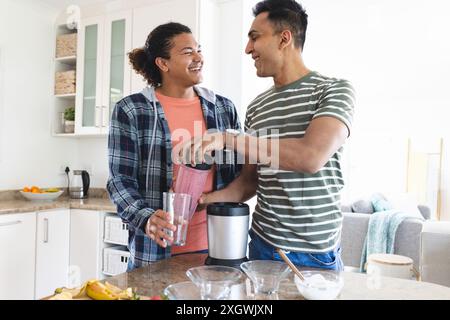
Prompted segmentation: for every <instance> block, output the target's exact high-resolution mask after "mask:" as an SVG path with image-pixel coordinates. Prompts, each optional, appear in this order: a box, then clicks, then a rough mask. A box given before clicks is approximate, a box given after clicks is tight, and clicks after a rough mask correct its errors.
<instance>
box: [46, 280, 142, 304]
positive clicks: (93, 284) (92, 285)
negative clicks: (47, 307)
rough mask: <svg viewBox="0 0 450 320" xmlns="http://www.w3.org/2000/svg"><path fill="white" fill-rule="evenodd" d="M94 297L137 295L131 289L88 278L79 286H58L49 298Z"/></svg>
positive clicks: (95, 298)
mask: <svg viewBox="0 0 450 320" xmlns="http://www.w3.org/2000/svg"><path fill="white" fill-rule="evenodd" d="M89 298H90V299H94V300H138V299H139V296H138V295H137V294H136V293H135V292H134V291H133V290H132V289H131V288H127V289H125V290H122V289H120V288H118V287H116V286H114V285H112V284H110V283H108V282H105V283H102V282H100V281H99V280H89V281H87V282H85V284H84V285H83V286H82V287H81V288H75V289H67V288H58V289H56V290H55V295H54V296H52V297H51V298H50V299H51V300H71V299H89Z"/></svg>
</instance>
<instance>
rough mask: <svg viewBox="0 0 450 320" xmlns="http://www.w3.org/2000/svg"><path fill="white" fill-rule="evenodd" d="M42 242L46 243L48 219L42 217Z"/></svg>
mask: <svg viewBox="0 0 450 320" xmlns="http://www.w3.org/2000/svg"><path fill="white" fill-rule="evenodd" d="M44 243H48V219H47V218H44Z"/></svg>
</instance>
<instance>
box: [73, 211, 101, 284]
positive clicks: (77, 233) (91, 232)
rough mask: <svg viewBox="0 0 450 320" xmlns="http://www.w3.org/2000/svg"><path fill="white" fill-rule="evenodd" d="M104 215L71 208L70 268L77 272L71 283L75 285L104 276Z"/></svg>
mask: <svg viewBox="0 0 450 320" xmlns="http://www.w3.org/2000/svg"><path fill="white" fill-rule="evenodd" d="M104 215H105V214H104V213H103V212H99V211H92V210H80V209H71V214H70V268H71V270H73V273H74V274H75V276H74V277H73V279H72V283H71V285H73V286H77V285H79V284H81V283H83V282H85V281H87V280H89V279H102V278H103V274H102V251H103V247H104V243H103V240H102V238H103V218H104ZM77 282H78V283H77Z"/></svg>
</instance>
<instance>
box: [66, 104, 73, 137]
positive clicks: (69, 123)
mask: <svg viewBox="0 0 450 320" xmlns="http://www.w3.org/2000/svg"><path fill="white" fill-rule="evenodd" d="M74 131H75V108H74V107H69V108H67V109H66V110H64V132H65V133H74Z"/></svg>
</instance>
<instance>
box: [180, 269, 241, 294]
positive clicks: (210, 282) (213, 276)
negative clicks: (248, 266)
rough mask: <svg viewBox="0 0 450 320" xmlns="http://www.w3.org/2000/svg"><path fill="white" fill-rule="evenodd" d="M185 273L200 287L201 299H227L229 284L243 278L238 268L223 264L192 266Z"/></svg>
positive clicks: (229, 290)
mask: <svg viewBox="0 0 450 320" xmlns="http://www.w3.org/2000/svg"><path fill="white" fill-rule="evenodd" d="M186 275H187V276H188V278H189V279H191V281H192V282H193V283H194V284H195V285H196V286H197V287H198V289H200V296H201V299H202V300H226V299H229V296H230V292H231V286H233V285H234V284H237V283H240V282H242V281H244V279H245V277H244V274H243V273H242V272H241V271H240V270H238V269H235V268H232V267H225V266H200V267H194V268H190V269H189V270H187V271H186Z"/></svg>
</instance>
